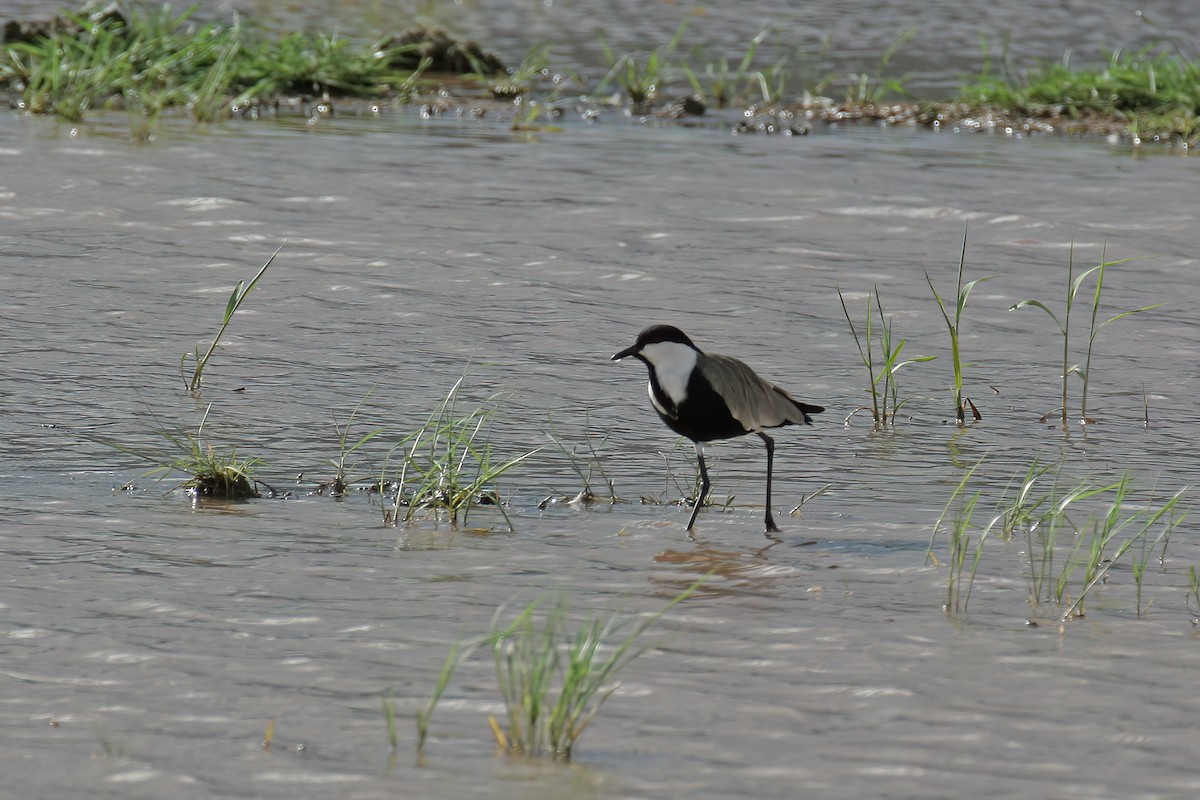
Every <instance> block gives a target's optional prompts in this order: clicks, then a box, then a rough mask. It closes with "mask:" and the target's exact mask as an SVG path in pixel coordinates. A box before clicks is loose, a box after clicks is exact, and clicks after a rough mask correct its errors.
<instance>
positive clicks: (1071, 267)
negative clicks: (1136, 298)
mask: <svg viewBox="0 0 1200 800" xmlns="http://www.w3.org/2000/svg"><path fill="white" fill-rule="evenodd" d="M1134 260H1136V259H1134V258H1124V259H1121V260H1119V261H1109V260H1107V258H1105V257H1103V256H1102V257H1101V259H1100V263H1099V264H1097V265H1096V266H1094V267H1092V268H1091V269H1088V270H1086V271H1084V272H1083V273H1082V274H1080V275H1079V276H1078V277H1076V276H1075V248H1074V247H1072V248H1071V253H1070V257H1069V258H1068V261H1067V293H1066V300H1065V302H1064V305H1063V312H1062V319H1061V320H1060V319H1059V317H1058V315H1056V314H1055V313H1054V312H1053V311H1051V310H1050V307H1049V306H1047V305H1046V304H1045V303H1043V302H1042V301H1040V300H1022V301H1021V302H1019V303H1017V304H1015V305H1013V306H1012V307H1011V309H1010V310H1012V311H1016V310H1017V309H1019V308H1024V307H1025V306H1033V307H1035V308H1040V309H1041V310H1042V311H1045V312H1046V314H1047V315H1049V317H1050V319H1052V320H1054V324H1055V325H1056V326H1058V331H1059V333H1060V334H1061V335H1062V344H1063V349H1062V402H1061V405H1060V406H1059V407H1058V408H1057V409H1055V410H1053V411H1050V412H1048V413H1047V414H1045V415H1044V416H1043V417H1042V421H1043V422H1045V421H1046V420H1048V419H1049V418H1050V417H1052V416H1055V415H1058V416H1059V418H1060V419H1061V421H1062V426H1063V429H1064V430H1065V429H1066V428H1067V425H1068V423H1067V421H1068V417H1069V414H1068V411H1067V388H1068V382H1069V379H1070V377H1071V375H1078V376H1079V378H1080V379H1081V380H1082V382H1083V391H1082V393H1081V395H1080V402H1079V423H1080V424H1081V425H1090V424H1092V423H1094V422H1095V420H1093V419H1091V418H1089V417H1088V413H1087V412H1088V409H1087V397H1088V386H1089V384H1090V378H1091V371H1092V351H1093V348H1094V346H1095V344H1096V337H1098V336H1099V335H1100V331H1101V330H1102V329H1103V328H1104V326H1105V325H1108V324H1109V323H1110V322H1116V321H1117V320H1119V319H1124V318H1125V317H1128V316H1130V315H1133V314H1140V313H1142V312H1144V311H1150V310H1152V309H1155V308H1159V307H1161V306H1163V305H1165V304H1164V303H1155V304H1154V305H1149V306H1143V307H1141V308H1135V309H1133V310H1132V311H1122V312H1121V313H1119V314H1117V315H1115V316H1112V317H1109V318H1108V319H1107V320H1105V321H1103V322H1101V323H1100V324H1099V325H1097V324H1096V320H1097V318H1098V315H1099V311H1100V299H1101V295H1102V293H1103V291H1104V277H1105V274H1106V271H1107V270H1108V268H1109V267H1114V266H1117V265H1118V264H1125V263H1128V262H1130V261H1134ZM1092 276H1095V289H1094V290H1093V293H1092V315H1091V323H1090V325H1089V328H1088V338H1087V349H1086V354H1085V358H1084V362H1083V364H1082V365H1081V364H1071V313H1072V311H1073V310H1074V308H1075V303H1076V300H1077V299H1078V296H1079V292H1080V290H1081V288H1082V286H1083V283H1084V281H1086V280H1087V279H1088V278H1091V277H1092Z"/></svg>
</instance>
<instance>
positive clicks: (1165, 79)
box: [959, 45, 1200, 139]
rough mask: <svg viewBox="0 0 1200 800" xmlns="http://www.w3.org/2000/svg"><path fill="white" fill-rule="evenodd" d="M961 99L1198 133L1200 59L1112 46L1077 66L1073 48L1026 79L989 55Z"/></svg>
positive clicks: (1138, 130)
mask: <svg viewBox="0 0 1200 800" xmlns="http://www.w3.org/2000/svg"><path fill="white" fill-rule="evenodd" d="M959 99H960V100H961V102H963V103H966V104H968V105H971V106H975V107H987V108H992V109H996V110H997V111H998V112H1001V113H1011V114H1017V115H1027V116H1033V117H1067V118H1070V119H1081V118H1088V117H1101V118H1106V119H1118V120H1125V121H1127V122H1128V124H1129V126H1130V129H1131V131H1132V132H1133V133H1134V135H1135V137H1137V136H1142V135H1144V136H1147V137H1152V136H1154V135H1158V134H1175V135H1178V136H1181V137H1183V138H1184V139H1192V138H1194V137H1195V136H1196V135H1197V133H1198V132H1200V119H1198V115H1197V109H1200V59H1197V58H1196V57H1195V56H1194V55H1188V54H1183V53H1180V52H1179V51H1178V50H1174V51H1173V50H1172V49H1171V48H1164V47H1162V46H1161V45H1159V46H1152V47H1148V48H1145V49H1142V50H1138V51H1134V52H1130V51H1127V50H1120V49H1117V50H1113V51H1112V52H1111V53H1109V54H1108V57H1107V58H1105V59H1104V60H1103V62H1102V63H1101V64H1099V65H1096V66H1087V67H1083V68H1076V67H1074V66H1072V65H1071V53H1069V52H1068V53H1067V54H1065V55H1064V56H1063V57H1062V59H1060V60H1059V61H1058V62H1057V63H1049V64H1042V65H1040V66H1038V67H1036V68H1034V69H1032V70H1030V71H1029V72H1028V73H1027V74H1026V75H1024V76H1023V77H1022V78H1016V77H1014V75H1013V74H1012V71H1011V70H1010V69H1004V70H1002V71H1001V72H999V73H997V72H994V71H993V70H992V60H991V58H990V56H989V54H988V53H987V51H986V48H985V53H984V69H983V72H982V73H981V74H980V75H979V76H977V77H975V78H973V79H971V80H970V81H968V82H967V83H966V84H965V85H964V86H963V87H962V90H961V93H960V98H959Z"/></svg>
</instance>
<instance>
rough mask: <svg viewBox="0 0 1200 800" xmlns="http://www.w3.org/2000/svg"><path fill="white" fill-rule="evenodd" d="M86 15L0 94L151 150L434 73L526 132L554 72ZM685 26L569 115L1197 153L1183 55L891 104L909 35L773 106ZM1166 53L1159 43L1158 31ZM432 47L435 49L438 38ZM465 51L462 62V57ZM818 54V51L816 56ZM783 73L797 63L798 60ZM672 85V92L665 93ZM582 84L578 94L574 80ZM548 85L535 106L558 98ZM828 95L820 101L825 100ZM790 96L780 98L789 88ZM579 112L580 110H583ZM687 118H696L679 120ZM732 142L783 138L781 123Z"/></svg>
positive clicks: (401, 41) (755, 54)
mask: <svg viewBox="0 0 1200 800" xmlns="http://www.w3.org/2000/svg"><path fill="white" fill-rule="evenodd" d="M98 8H99V7H98V6H94V5H93V6H86V7H85V8H84V9H83V10H80V11H75V12H71V13H67V14H66V15H65V17H64V18H63V21H62V22H61V23H59V24H52V25H46V26H43V27H42V28H40V29H37V30H35V31H34V33H33V34H31V35H26V36H23V37H22V38H21V40H19V41H13V42H9V43H7V44H5V45H4V46H3V47H2V48H0V86H7V87H9V88H10V89H11V90H13V91H16V92H18V93H19V95H20V101H19V105H20V106H21V107H22V108H24V109H26V110H28V111H32V112H34V113H46V114H53V115H56V116H58V117H59V118H61V119H64V120H67V121H71V122H78V121H80V120H82V119H83V118H84V117H85V116H86V115H87V114H88V113H89V112H90V111H92V110H93V109H96V108H108V107H123V108H126V109H127V110H128V111H129V113H130V121H131V129H132V131H133V133H134V136H135V137H136V138H138V139H142V140H146V141H149V140H152V139H153V138H154V136H155V131H156V129H157V124H158V119H159V115H160V114H161V112H162V111H163V110H164V109H168V108H178V109H183V110H185V111H186V112H187V113H189V114H190V116H191V117H192V118H193V119H194V120H196V121H198V122H205V121H209V120H214V119H218V118H220V117H222V116H229V115H231V114H235V113H238V114H240V113H247V114H248V115H249V116H251V117H254V116H257V113H258V110H259V109H261V108H270V107H271V103H272V101H274V100H277V99H278V98H280V97H281V96H300V97H307V98H314V97H315V98H318V99H322V100H331V99H333V98H335V97H337V98H343V97H350V98H354V97H360V98H372V99H381V98H388V99H394V100H397V101H399V102H403V103H409V102H412V101H413V100H414V98H415V97H416V95H417V94H418V92H419V90H420V89H421V88H422V87H424V88H427V89H428V90H429V91H434V90H436V89H438V88H439V84H438V83H437V82H435V81H433V80H425V77H424V76H426V73H427V71H428V72H432V71H435V70H445V71H449V72H455V73H459V74H460V75H463V80H460V81H458V82H457V86H459V87H464V88H465V87H471V88H472V89H474V90H477V91H479V92H480V93H481V94H491V95H492V96H493V97H494V98H496V99H499V100H502V101H503V100H509V99H512V98H516V97H520V98H521V101H522V102H521V106H520V108H519V109H518V112H517V120H515V121H514V126H515V127H516V128H517V129H527V128H530V127H533V125H534V123H535V121H536V115H538V114H541V113H543V112H542V109H543V108H544V106H545V103H544V102H543V101H541V100H539V99H538V98H537V92H538V91H539V90H538V88H537V86H536V84H537V83H539V82H541V81H540V78H544V77H547V76H549V75H551V74H555V75H559V74H562V71H561V70H552V69H551V66H550V64H549V59H548V57H547V55H546V53H547V51H546V50H545V49H535V50H534V51H531V54H530V56H529V57H527V58H526V61H525V62H524V63H523V64H522V65H521V66H520V67H518V68H517V69H515V70H513V71H512V72H511V73H510V74H509V75H508V76H507V77H504V76H502V73H503V69H502V65H500V64H499V61H498V59H496V58H495V57H494V56H491V55H490V54H484V53H482V51H478V49H477V47H476V46H474V45H473V44H471V43H457V42H451V41H448V40H445V39H446V37H445V34H443V33H440V32H434V31H426V30H423V29H419V28H414V29H410V30H409V31H407V32H406V33H404V34H403V35H383V36H381V37H380V38H378V39H377V40H375V41H370V42H366V41H357V40H352V39H346V38H344V37H341V36H339V35H337V34H336V33H332V32H320V31H300V32H293V33H287V34H285V35H282V36H279V35H276V34H274V33H273V32H271V31H268V30H265V29H263V28H259V27H257V26H255V25H253V24H251V23H249V22H244V21H242V20H240V19H239V18H235V19H234V20H233V21H231V22H228V23H226V22H220V21H208V22H198V21H196V20H195V19H194V15H195V11H196V7H191V8H188V9H187V10H185V11H183V12H181V13H177V12H174V11H172V10H171V7H170V5H163V6H157V5H154V4H148V3H139V2H126V3H120V4H114V5H113V6H112V7H111V8H104V9H99V10H97V9H98ZM687 27H688V26H687V23H686V22H685V23H684V24H681V25H680V26H679V28H678V29H677V30H676V31H675V33H674V35H673V36H672V37H671V38H670V39H669V40H668V41H666V42H664V43H663V44H661V45H659V46H658V47H656V48H654V49H653V50H652V51H650V52H649V54H647V55H642V56H639V55H634V54H630V53H617V52H615V51H613V50H612V49H611V47H610V46H609V45H608V43H607V42H605V41H603V40H602V41H601V47H602V48H603V51H604V54H605V58H606V59H607V61H608V65H609V70H608V72H607V73H606V74H605V75H604V76H603V78H601V80H600V81H599V82H598V83H597V84H596V85H595V87H594V89H592V90H591V91H589V90H588V87H586V86H581V88H580V91H581V97H580V102H579V103H578V104H577V105H579V106H581V107H583V108H584V109H586V110H585V111H584V117H585V118H587V119H591V118H592V117H593V116H594V114H595V113H598V111H597V109H599V108H606V107H608V105H609V103H608V102H607V101H606V100H605V99H603V98H600V97H599V95H601V94H602V93H604V92H605V91H607V90H608V87H610V86H614V85H615V86H616V87H618V88H619V90H620V92H621V93H622V94H623V95H624V96H625V97H626V98H627V99H628V101H629V102H630V104H631V105H632V107H633V109H634V111H635V113H637V114H638V115H639V116H640V115H645V114H647V113H649V112H651V111H653V110H654V108H653V105H654V104H655V103H657V102H659V101H662V102H663V103H664V104H665V105H669V104H671V103H673V102H676V101H677V100H678V98H677V97H676V98H673V97H670V96H668V95H669V93H670V89H671V84H672V83H673V82H677V83H679V84H681V85H686V87H687V89H686V90H685V91H687V92H689V93H691V94H692V95H693V96H696V97H699V98H702V100H703V102H705V103H707V104H710V105H713V106H716V107H718V108H726V107H729V106H732V105H734V104H747V112H748V115H749V116H752V117H753V116H756V115H757V114H758V113H759V110H756V107H760V110H761V107H768V108H770V109H772V111H771V112H770V113H772V114H775V115H777V122H779V121H782V120H791V119H796V118H797V117H799V116H801V115H803V116H810V115H811V116H812V117H813V118H817V119H827V120H830V121H836V122H846V121H848V120H854V119H862V120H881V121H886V122H888V123H889V124H895V123H905V124H924V125H944V124H956V123H962V124H964V125H966V126H967V127H969V128H977V127H980V124H979V121H978V118H979V117H980V116H981V112H982V113H983V115H985V116H986V117H987V118H988V119H989V120H990V122H991V123H994V124H996V126H997V127H998V128H999V129H1001V130H1003V129H1004V128H1005V127H1010V128H1013V129H1015V130H1029V131H1036V130H1053V129H1056V128H1057V129H1064V128H1067V127H1072V126H1073V127H1074V128H1075V129H1080V128H1082V129H1083V130H1096V131H1101V132H1109V131H1112V130H1117V131H1123V132H1126V133H1128V134H1129V136H1130V137H1131V138H1132V140H1133V141H1135V142H1136V141H1143V140H1145V141H1149V140H1152V139H1154V138H1156V137H1167V138H1168V139H1171V140H1182V141H1184V142H1195V141H1197V140H1200V121H1198V118H1200V59H1198V58H1197V55H1196V53H1194V52H1190V53H1189V52H1185V51H1184V50H1183V49H1182V48H1179V47H1175V46H1171V45H1169V44H1159V45H1156V46H1154V47H1150V48H1146V49H1143V50H1139V51H1136V52H1129V51H1126V50H1120V49H1118V50H1114V51H1112V52H1111V53H1109V54H1108V55H1107V57H1106V58H1104V59H1103V60H1102V62H1101V63H1099V64H1096V65H1085V66H1083V67H1076V66H1074V65H1072V63H1071V59H1070V57H1069V55H1068V56H1064V58H1063V59H1062V60H1061V61H1060V62H1058V63H1053V64H1044V65H1040V66H1037V67H1035V68H1033V69H1031V70H1028V71H1026V72H1025V73H1024V74H1023V75H1021V74H1019V73H1018V71H1017V70H1015V69H1014V68H1012V66H1011V65H1009V64H1008V63H1007V58H1005V59H1003V60H1002V61H1001V66H1000V68H996V67H995V60H994V59H993V57H992V55H991V53H990V52H989V51H988V48H987V44H986V41H985V43H984V47H983V65H982V69H981V71H980V73H979V74H978V75H975V76H972V77H969V78H967V79H966V80H965V81H964V82H963V85H962V87H961V89H960V91H959V92H958V94H957V96H955V97H953V98H951V99H949V100H946V101H938V100H922V101H905V102H892V101H893V100H894V99H895V98H897V97H899V98H904V97H908V96H909V94H910V93H909V91H908V89H907V87H906V83H907V79H908V76H905V75H899V76H897V75H894V74H892V73H891V66H892V61H893V58H894V56H895V55H896V53H897V52H898V51H899V49H900V48H901V47H903V46H905V45H906V44H908V43H909V42H912V41H914V40H919V38H920V32H919V30H918V29H916V28H909V29H906V30H904V31H901V32H900V33H899V34H898V35H897V36H896V37H895V38H894V40H893V41H892V42H891V43H890V44H889V45H888V46H887V47H886V48H885V49H884V50H883V52H882V53H881V54H880V56H879V57H878V59H877V60H876V63H875V67H874V69H873V70H862V71H861V72H856V73H852V74H850V75H847V76H842V75H832V74H830V75H825V76H823V77H819V78H818V77H817V76H811V77H810V78H809V79H808V80H807V81H805V82H804V83H805V85H803V86H801V87H797V88H799V89H800V91H799V92H798V96H793V97H788V96H787V95H786V93H787V92H788V91H789V89H791V88H792V87H790V86H789V84H790V83H791V82H792V80H791V79H792V74H793V73H794V72H795V71H796V70H797V67H796V66H794V65H793V59H792V57H791V56H788V55H784V56H782V57H777V58H775V59H774V60H773V61H772V62H771V63H769V64H767V65H763V64H761V63H759V62H760V55H761V51H762V45H763V42H764V41H765V39H766V37H767V35H768V31H767V30H763V31H760V32H759V33H758V34H756V35H755V36H754V37H752V38H751V39H750V41H749V42H748V43H747V44H746V45H745V46H744V48H742V55H741V57H740V58H738V59H735V60H733V61H731V60H729V59H726V58H724V57H717V58H712V59H705V60H704V61H703V62H702V63H701V65H700V66H695V67H694V66H693V65H692V63H691V60H692V59H693V58H694V59H701V58H704V57H703V56H702V55H701V52H702V51H701V49H700V48H699V47H693V48H692V49H691V53H692V54H693V55H692V56H691V58H689V56H686V55H681V54H680V50H681V49H682V46H683V44H684V42H683V39H684V35H685V33H686V31H687ZM1161 33H1162V37H1163V39H1164V40H1165V41H1166V42H1169V40H1170V35H1169V33H1168V32H1166V31H1162V32H1161ZM443 40H445V41H443ZM472 48H475V49H472ZM830 48H831V43H830V42H829V41H828V39H826V40H825V41H824V45H823V51H822V55H821V56H820V58H824V57H825V55H826V54H827V52H828V49H830ZM799 61H800V62H801V63H800V64H799V65H798V66H799V67H802V66H803V63H802V62H803V61H804V59H803V58H801V59H799ZM677 77H682V78H686V80H680V81H675V79H676V78H677ZM580 83H582V82H580ZM564 85H565V83H564V82H556V83H555V87H554V89H553V90H552V92H551V94H558V93H561V91H562V88H563V86H564ZM831 91H832V92H839V91H840V92H841V93H842V94H843V97H842V98H841V99H838V100H835V99H833V98H831V97H827V96H825V95H826V94H827V93H830V92H831ZM793 93H795V92H794V90H793ZM589 96H590V97H592V98H593V99H591V100H589V99H588V98H589ZM688 113H697V112H696V111H695V107H694V106H693V107H692V110H691V111H689V112H688ZM735 129H737V130H739V131H740V130H755V131H759V130H761V131H763V132H795V131H796V130H798V128H797V127H796V126H794V125H792V124H791V123H787V124H765V125H763V126H761V127H759V126H750V127H749V128H747V127H746V126H745V125H740V126H735Z"/></svg>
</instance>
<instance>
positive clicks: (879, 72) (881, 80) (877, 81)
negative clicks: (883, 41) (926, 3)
mask: <svg viewBox="0 0 1200 800" xmlns="http://www.w3.org/2000/svg"><path fill="white" fill-rule="evenodd" d="M917 33H918V31H917V29H916V28H906V29H904V30H902V31H900V32H899V33H898V34H897V35H896V38H895V40H893V41H892V43H891V44H890V45H888V46H887V48H886V49H885V50H884V51H883V53H882V54H881V55H880V56H879V61H878V62H877V63H876V65H875V71H874V72H873V73H869V72H860V73H854V74H851V75H850V76H849V79H848V80H847V82H846V100H845V104H846V105H847V106H850V107H854V106H863V105H873V104H877V103H880V102H882V101H883V99H884V98H885V97H887V96H888V95H889V94H895V95H900V96H904V95H906V94H908V92H907V90H905V88H904V84H905V82H906V81H907V79H908V78H907V76H900V77H887V76H886V73H887V70H888V65H889V64H890V63H891V61H892V58H893V57H894V56H895V55H896V53H897V52H899V50H900V48H901V47H903V46H904V45H906V44H908V42H910V41H912V40H913V39H914V38H916V36H917ZM825 83H826V84H828V83H832V79H826V81H825Z"/></svg>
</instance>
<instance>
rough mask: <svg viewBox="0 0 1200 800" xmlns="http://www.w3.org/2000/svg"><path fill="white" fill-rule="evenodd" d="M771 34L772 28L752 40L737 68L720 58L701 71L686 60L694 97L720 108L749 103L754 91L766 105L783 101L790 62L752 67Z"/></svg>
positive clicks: (782, 59)
mask: <svg viewBox="0 0 1200 800" xmlns="http://www.w3.org/2000/svg"><path fill="white" fill-rule="evenodd" d="M770 32H771V31H770V29H763V30H762V31H760V32H759V33H758V35H756V36H755V37H754V38H753V39H751V40H750V44H749V46H748V47H747V48H746V52H745V53H744V54H743V55H742V58H741V61H739V62H738V63H737V65H735V66H730V63H729V60H728V59H726V58H718V59H716V60H715V61H708V62H705V64H704V66H703V68H702V69H701V70H696V69H694V68H693V67H692V65H691V64H690V63H689V62H688V61H687V59H686V58H685V59H684V60H683V61H682V62H681V64H680V69H682V70H683V74H684V77H686V78H687V81H688V83H689V84H691V87H692V91H693V92H694V93H695V95H696V96H697V97H702V98H704V99H705V100H706V101H707V102H709V103H710V104H712V105H713V106H715V107H717V108H729V107H730V106H732V105H734V104H736V103H748V102H750V97H751V95H752V94H753V93H754V91H755V90H757V92H758V95H759V99H760V100H761V101H762V102H763V103H775V102H778V101H779V100H780V99H782V97H783V94H784V92H785V90H786V86H787V81H788V78H789V75H790V72H789V68H788V59H787V58H786V57H783V58H779V59H777V60H776V61H775V63H773V64H772V65H771V66H769V67H766V68H759V69H754V68H753V65H754V60H755V58H756V57H757V55H758V49H759V46H760V45H762V43H763V41H764V40H765V39H766V38H767V36H768V35H769V34H770Z"/></svg>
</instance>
